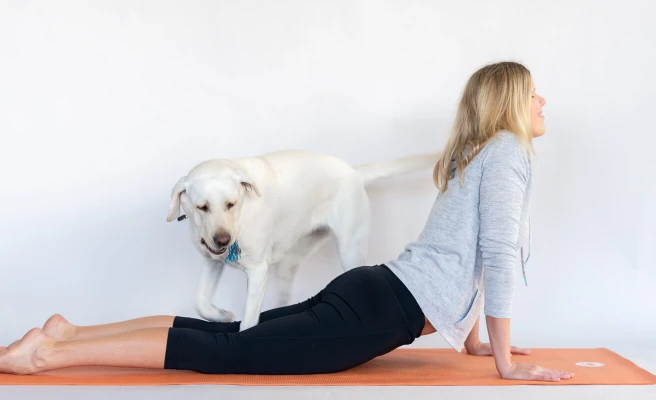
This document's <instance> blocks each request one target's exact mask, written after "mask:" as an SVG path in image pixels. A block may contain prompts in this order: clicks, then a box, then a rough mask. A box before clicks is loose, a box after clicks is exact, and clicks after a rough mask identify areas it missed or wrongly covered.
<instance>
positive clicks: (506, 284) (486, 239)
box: [479, 134, 570, 380]
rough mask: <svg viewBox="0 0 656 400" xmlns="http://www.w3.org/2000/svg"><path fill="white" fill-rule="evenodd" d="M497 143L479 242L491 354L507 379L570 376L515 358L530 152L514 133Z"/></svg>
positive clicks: (487, 161) (486, 163) (485, 186)
mask: <svg viewBox="0 0 656 400" xmlns="http://www.w3.org/2000/svg"><path fill="white" fill-rule="evenodd" d="M499 140H500V141H499V142H497V143H494V144H493V145H492V147H491V148H490V150H489V151H488V153H487V154H486V155H485V158H484V160H483V173H482V176H481V184H480V193H479V195H480V199H479V214H480V224H481V225H480V230H479V246H480V249H481V255H482V258H483V268H484V272H483V277H484V281H485V282H484V284H485V309H484V313H485V315H486V322H487V329H488V334H489V336H490V346H491V352H492V355H493V356H494V362H495V364H496V366H497V370H498V371H499V375H501V377H503V378H506V379H538V380H560V378H569V377H570V375H569V374H567V373H565V372H562V371H551V370H547V369H545V368H542V367H538V366H536V365H526V364H518V363H513V362H512V360H511V358H510V316H511V314H512V300H513V292H514V288H515V265H516V254H517V241H518V238H519V224H520V220H521V214H522V208H523V205H524V194H525V191H526V185H527V183H528V178H529V176H530V175H529V174H530V166H529V162H528V158H527V154H526V152H525V150H524V149H523V148H522V146H521V144H520V143H519V141H518V139H517V138H516V137H515V136H514V135H512V134H511V135H506V136H504V137H500V138H499Z"/></svg>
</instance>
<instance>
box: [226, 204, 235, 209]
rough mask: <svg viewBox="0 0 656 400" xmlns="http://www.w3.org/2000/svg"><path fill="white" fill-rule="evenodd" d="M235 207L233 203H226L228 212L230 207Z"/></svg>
mask: <svg viewBox="0 0 656 400" xmlns="http://www.w3.org/2000/svg"><path fill="white" fill-rule="evenodd" d="M234 206H235V203H228V204H226V207H228V210H229V209H231V208H232V207H234Z"/></svg>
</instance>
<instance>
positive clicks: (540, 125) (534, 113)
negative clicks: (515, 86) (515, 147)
mask: <svg viewBox="0 0 656 400" xmlns="http://www.w3.org/2000/svg"><path fill="white" fill-rule="evenodd" d="M531 84H532V85H533V92H532V93H531V130H532V131H533V137H534V138H536V137H539V136H542V135H544V132H545V131H546V129H545V127H544V115H542V107H543V106H544V105H545V104H547V101H546V100H545V99H544V98H543V97H542V96H540V95H539V94H537V93H536V92H535V84H534V83H533V81H531Z"/></svg>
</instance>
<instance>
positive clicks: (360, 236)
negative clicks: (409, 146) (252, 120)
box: [167, 150, 438, 330]
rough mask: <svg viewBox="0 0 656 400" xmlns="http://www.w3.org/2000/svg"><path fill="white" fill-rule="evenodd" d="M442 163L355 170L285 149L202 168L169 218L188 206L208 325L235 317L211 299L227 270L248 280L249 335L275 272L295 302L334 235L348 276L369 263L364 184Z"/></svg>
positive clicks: (179, 188)
mask: <svg viewBox="0 0 656 400" xmlns="http://www.w3.org/2000/svg"><path fill="white" fill-rule="evenodd" d="M437 159H438V154H435V153H434V154H423V155H416V156H410V157H406V158H400V159H396V160H393V161H390V162H383V163H373V164H367V165H362V166H359V167H355V168H354V167H351V166H350V165H348V164H347V163H345V162H344V161H342V160H340V159H338V158H335V157H332V156H329V155H325V154H317V153H312V152H307V151H298V150H286V151H277V152H273V153H269V154H264V155H261V156H259V157H248V158H238V159H231V160H210V161H205V162H202V163H200V164H198V165H197V166H196V167H194V168H193V169H192V170H191V171H190V172H189V174H188V175H187V176H184V177H182V178H180V180H179V181H178V182H177V184H176V185H175V187H174V188H173V191H172V194H171V204H170V206H169V213H168V218H167V221H169V222H170V221H173V220H175V219H176V218H178V216H179V215H180V206H181V205H182V208H183V209H184V212H185V213H186V217H187V218H189V220H190V231H191V238H192V242H193V243H194V244H195V246H196V248H197V249H198V251H199V252H200V253H201V254H202V255H203V256H204V259H205V261H206V262H205V264H204V266H203V269H202V273H201V280H200V285H199V288H198V297H197V299H196V310H197V312H198V314H199V315H200V316H201V317H203V318H204V319H207V320H209V321H216V322H228V321H232V320H233V314H232V313H230V312H229V311H226V310H222V309H219V308H216V307H214V306H213V305H212V303H211V300H212V297H213V295H214V292H215V289H216V285H217V282H218V278H219V276H220V275H221V271H222V270H223V267H224V265H225V264H231V265H233V266H236V267H238V268H241V269H242V270H244V271H245V272H246V274H247V279H248V285H247V287H248V289H247V298H246V307H245V311H244V316H243V319H242V321H241V325H240V330H244V329H248V328H250V327H252V326H254V325H256V324H257V323H258V319H259V315H260V311H261V307H262V301H263V299H264V292H265V287H266V284H267V278H268V274H269V267H270V266H272V265H275V266H276V272H277V276H278V278H279V282H278V284H279V285H278V286H279V287H280V288H281V289H280V293H281V294H280V298H279V302H280V304H281V305H283V304H286V303H287V301H288V298H289V293H290V290H291V284H292V279H293V277H294V274H295V272H296V270H297V268H298V266H299V264H300V262H301V261H302V260H303V259H304V258H305V257H306V256H308V255H309V254H310V253H312V252H313V251H314V250H316V249H317V248H318V247H319V246H320V245H321V244H322V243H323V242H324V240H325V239H326V238H328V237H329V236H331V234H332V236H333V237H334V239H335V241H336V244H337V249H338V251H339V256H340V259H341V264H342V267H343V268H344V270H348V269H351V268H354V267H357V266H361V265H364V264H365V262H366V260H365V259H366V255H367V251H368V236H369V220H370V213H369V199H368V196H367V193H366V190H365V187H366V186H367V185H368V184H369V183H372V182H374V181H376V180H377V179H379V178H384V177H388V176H393V175H398V174H402V173H405V172H410V171H413V170H418V169H420V168H428V167H430V166H433V165H434V164H435V163H436V162H437ZM183 217H184V216H183ZM183 217H180V218H178V219H180V220H181V219H182V218H183Z"/></svg>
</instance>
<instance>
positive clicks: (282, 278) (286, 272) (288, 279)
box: [275, 257, 301, 307]
mask: <svg viewBox="0 0 656 400" xmlns="http://www.w3.org/2000/svg"><path fill="white" fill-rule="evenodd" d="M300 265H301V258H300V257H285V259H284V260H282V261H280V262H279V263H278V264H276V266H275V272H276V284H277V285H278V300H277V305H276V307H284V306H286V305H289V299H290V297H291V294H292V284H293V283H294V277H295V276H296V271H298V267H299V266H300Z"/></svg>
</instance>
